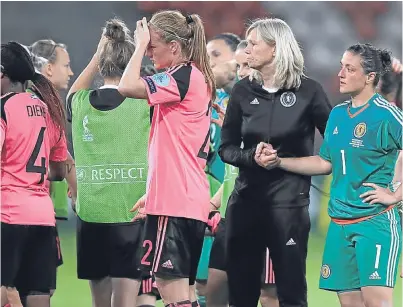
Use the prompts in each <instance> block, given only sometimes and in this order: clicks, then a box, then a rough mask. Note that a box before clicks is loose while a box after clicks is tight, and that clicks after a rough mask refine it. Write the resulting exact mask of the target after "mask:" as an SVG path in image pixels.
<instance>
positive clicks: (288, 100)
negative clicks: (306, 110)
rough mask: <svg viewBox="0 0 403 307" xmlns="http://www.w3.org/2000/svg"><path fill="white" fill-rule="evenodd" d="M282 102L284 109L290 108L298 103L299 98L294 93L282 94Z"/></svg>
mask: <svg viewBox="0 0 403 307" xmlns="http://www.w3.org/2000/svg"><path fill="white" fill-rule="evenodd" d="M280 102H281V104H282V105H283V107H286V108H290V107H292V106H293V105H294V104H295V103H296V102H297V97H296V96H295V94H294V93H293V92H285V93H282V94H281V96H280Z"/></svg>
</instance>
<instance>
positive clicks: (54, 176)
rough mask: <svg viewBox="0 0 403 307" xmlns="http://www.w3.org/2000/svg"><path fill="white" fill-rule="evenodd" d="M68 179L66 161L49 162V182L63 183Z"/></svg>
mask: <svg viewBox="0 0 403 307" xmlns="http://www.w3.org/2000/svg"><path fill="white" fill-rule="evenodd" d="M65 177H66V161H62V162H55V161H50V162H49V176H48V180H49V181H62V180H63V179H64V178H65Z"/></svg>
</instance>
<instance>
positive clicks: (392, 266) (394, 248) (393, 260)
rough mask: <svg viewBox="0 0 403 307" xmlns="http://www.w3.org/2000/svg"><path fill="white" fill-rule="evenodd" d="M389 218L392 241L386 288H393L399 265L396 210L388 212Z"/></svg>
mask: <svg viewBox="0 0 403 307" xmlns="http://www.w3.org/2000/svg"><path fill="white" fill-rule="evenodd" d="M386 213H387V216H388V219H389V222H390V234H391V241H390V249H389V259H388V266H387V268H386V286H388V287H393V281H394V279H395V275H394V273H395V271H396V265H397V255H398V252H399V244H400V238H399V231H398V229H397V225H398V223H397V219H396V213H395V210H394V209H392V210H388V211H387V212H386Z"/></svg>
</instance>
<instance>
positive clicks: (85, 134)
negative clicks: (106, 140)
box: [83, 115, 94, 142]
mask: <svg viewBox="0 0 403 307" xmlns="http://www.w3.org/2000/svg"><path fill="white" fill-rule="evenodd" d="M88 122H89V120H88V116H87V115H85V116H84V119H83V130H84V131H83V141H84V142H92V141H93V140H94V136H93V135H92V133H91V131H90V129H88V127H87V125H88Z"/></svg>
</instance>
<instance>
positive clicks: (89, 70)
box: [67, 35, 108, 97]
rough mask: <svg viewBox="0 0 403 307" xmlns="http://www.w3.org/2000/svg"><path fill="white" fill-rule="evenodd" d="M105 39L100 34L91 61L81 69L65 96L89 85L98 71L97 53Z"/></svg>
mask: <svg viewBox="0 0 403 307" xmlns="http://www.w3.org/2000/svg"><path fill="white" fill-rule="evenodd" d="M107 40H108V38H107V37H106V36H104V35H102V36H101V39H100V41H99V43H98V47H97V51H96V52H95V54H94V56H93V57H92V59H91V61H90V62H89V63H88V65H87V67H86V68H85V69H84V70H83V72H82V73H81V74H80V75H79V76H78V78H77V80H76V81H75V82H74V83H73V85H72V86H71V88H70V90H69V93H68V94H67V97H69V96H70V95H71V94H73V93H75V92H77V91H79V90H83V89H88V88H90V87H91V83H92V81H93V80H94V78H95V76H96V74H97V72H98V63H99V54H100V52H101V51H102V48H103V47H104V45H105V42H106V41H107Z"/></svg>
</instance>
